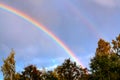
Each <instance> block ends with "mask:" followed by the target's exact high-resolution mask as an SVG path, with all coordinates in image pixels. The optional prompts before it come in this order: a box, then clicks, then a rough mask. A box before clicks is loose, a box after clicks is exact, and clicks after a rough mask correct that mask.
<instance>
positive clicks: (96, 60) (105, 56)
mask: <svg viewBox="0 0 120 80" xmlns="http://www.w3.org/2000/svg"><path fill="white" fill-rule="evenodd" d="M114 42H115V41H114ZM114 51H116V48H115V47H114V48H112V47H111V45H110V43H109V42H106V41H105V40H103V39H100V40H99V41H98V48H97V49H96V55H95V56H94V57H93V58H92V59H91V63H90V69H91V73H92V79H93V80H119V79H120V64H119V63H120V57H118V56H117V54H116V53H114Z"/></svg>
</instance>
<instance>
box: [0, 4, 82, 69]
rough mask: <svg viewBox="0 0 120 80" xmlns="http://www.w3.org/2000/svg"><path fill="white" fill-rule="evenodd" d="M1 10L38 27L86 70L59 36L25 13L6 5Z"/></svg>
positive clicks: (1, 5)
mask: <svg viewBox="0 0 120 80" xmlns="http://www.w3.org/2000/svg"><path fill="white" fill-rule="evenodd" d="M0 9H2V10H4V11H7V12H10V13H12V14H15V15H16V16H19V17H20V18H22V19H24V20H26V21H28V22H29V23H31V24H32V25H34V26H35V27H37V28H39V29H40V30H42V31H43V32H44V33H46V34H47V35H48V36H49V37H50V38H51V39H53V40H54V41H55V42H56V43H57V44H58V45H59V46H61V47H62V48H63V49H64V50H65V52H67V53H68V55H69V56H70V57H71V58H72V59H74V61H76V63H77V64H79V65H81V67H83V68H84V66H83V65H82V63H81V62H80V61H79V59H78V58H77V56H76V55H75V54H74V53H73V52H72V51H71V50H70V49H69V48H68V47H67V46H66V45H65V44H64V43H63V42H62V41H61V40H60V39H59V38H58V37H57V36H55V34H53V33H52V32H51V31H49V30H48V29H47V28H45V27H44V26H43V25H42V24H40V23H39V22H37V21H36V20H34V19H33V18H31V17H30V16H28V15H26V14H25V13H23V12H21V11H18V10H16V9H14V8H13V7H10V6H7V5H5V4H0Z"/></svg>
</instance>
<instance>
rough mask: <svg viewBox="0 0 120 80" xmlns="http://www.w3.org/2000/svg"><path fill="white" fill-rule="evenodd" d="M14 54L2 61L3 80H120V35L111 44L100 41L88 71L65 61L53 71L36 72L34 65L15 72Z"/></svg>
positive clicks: (68, 60) (67, 60) (12, 52)
mask: <svg viewBox="0 0 120 80" xmlns="http://www.w3.org/2000/svg"><path fill="white" fill-rule="evenodd" d="M14 55H15V52H14V50H13V49H12V51H11V53H10V55H9V56H8V57H7V58H6V59H5V60H3V62H4V63H3V65H2V66H1V71H2V72H3V76H4V80H120V35H119V36H118V37H116V39H115V40H112V42H111V43H109V42H107V41H105V40H103V39H100V40H99V41H98V47H97V48H96V52H95V56H94V57H93V58H92V59H91V62H90V70H88V69H87V68H82V67H81V66H80V65H77V64H76V62H72V61H71V60H70V59H66V60H65V61H64V62H63V63H62V65H59V66H57V67H56V68H55V69H54V70H53V71H46V70H44V69H43V71H40V70H38V68H37V67H36V66H34V65H29V66H27V67H25V68H24V71H22V72H21V73H17V72H15V60H14Z"/></svg>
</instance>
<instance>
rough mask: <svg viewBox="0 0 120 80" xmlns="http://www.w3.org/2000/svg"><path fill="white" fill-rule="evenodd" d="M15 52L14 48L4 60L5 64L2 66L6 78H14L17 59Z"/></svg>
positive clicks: (12, 79)
mask: <svg viewBox="0 0 120 80" xmlns="http://www.w3.org/2000/svg"><path fill="white" fill-rule="evenodd" d="M14 55H15V52H14V50H13V49H12V51H11V52H10V55H9V56H8V57H7V58H6V59H5V60H3V62H4V64H3V65H2V66H1V70H2V72H3V76H4V80H14V75H15V60H14Z"/></svg>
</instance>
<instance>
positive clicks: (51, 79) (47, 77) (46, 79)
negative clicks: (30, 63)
mask: <svg viewBox="0 0 120 80" xmlns="http://www.w3.org/2000/svg"><path fill="white" fill-rule="evenodd" d="M41 77H42V80H58V78H57V76H56V75H55V73H54V72H53V71H47V72H45V73H42V76H41Z"/></svg>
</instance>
